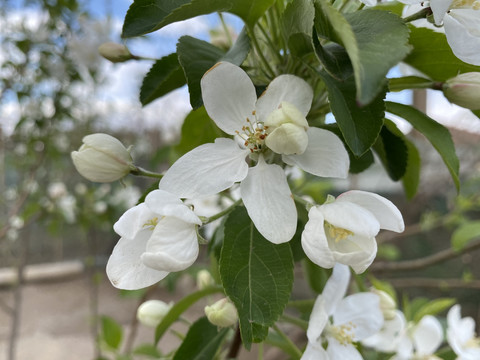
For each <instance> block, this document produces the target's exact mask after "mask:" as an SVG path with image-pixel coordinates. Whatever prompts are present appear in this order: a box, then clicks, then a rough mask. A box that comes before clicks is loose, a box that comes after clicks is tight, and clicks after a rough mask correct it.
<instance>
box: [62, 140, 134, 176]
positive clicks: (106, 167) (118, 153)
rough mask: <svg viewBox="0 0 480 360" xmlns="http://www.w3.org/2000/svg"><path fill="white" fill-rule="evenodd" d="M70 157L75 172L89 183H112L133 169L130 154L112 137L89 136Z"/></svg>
mask: <svg viewBox="0 0 480 360" xmlns="http://www.w3.org/2000/svg"><path fill="white" fill-rule="evenodd" d="M82 141H83V145H82V146H81V147H80V149H79V150H78V151H73V152H72V154H71V156H72V160H73V164H74V165H75V168H76V169H77V171H78V172H79V173H80V175H82V176H83V177H85V178H86V179H88V180H90V181H96V182H112V181H115V180H119V179H121V178H123V177H124V176H126V175H127V174H128V173H129V172H130V171H131V170H132V167H133V160H132V157H131V155H130V152H129V151H128V150H127V149H126V148H125V146H123V144H122V143H121V142H120V141H119V140H118V139H116V138H114V137H113V136H110V135H107V134H102V133H98V134H91V135H87V136H85V137H84V138H83V140H82Z"/></svg>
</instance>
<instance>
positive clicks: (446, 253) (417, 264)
mask: <svg viewBox="0 0 480 360" xmlns="http://www.w3.org/2000/svg"><path fill="white" fill-rule="evenodd" d="M478 248H480V239H478V240H475V241H472V242H470V243H469V244H467V245H466V246H465V247H464V248H463V249H462V250H460V251H455V250H454V249H452V248H449V249H445V250H442V251H439V252H437V253H435V254H433V255H429V256H425V257H423V258H419V259H415V260H405V261H398V262H386V261H383V262H378V263H374V264H372V266H371V267H370V271H372V272H374V273H381V272H388V271H411V270H419V269H423V268H426V267H428V266H431V265H434V264H437V263H440V262H443V261H447V260H450V259H454V258H456V257H458V256H460V255H462V254H464V253H466V252H469V251H472V250H475V249H478Z"/></svg>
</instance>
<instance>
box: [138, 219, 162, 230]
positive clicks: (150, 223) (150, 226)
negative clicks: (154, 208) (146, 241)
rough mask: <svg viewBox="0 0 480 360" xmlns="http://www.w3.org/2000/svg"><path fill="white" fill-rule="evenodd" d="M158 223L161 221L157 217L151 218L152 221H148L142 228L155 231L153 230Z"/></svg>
mask: <svg viewBox="0 0 480 360" xmlns="http://www.w3.org/2000/svg"><path fill="white" fill-rule="evenodd" d="M158 221H159V220H158V217H156V216H155V217H154V218H151V219H150V220H148V221H147V222H146V223H145V224H143V226H142V227H144V228H147V229H149V230H152V231H153V229H155V226H157V224H158Z"/></svg>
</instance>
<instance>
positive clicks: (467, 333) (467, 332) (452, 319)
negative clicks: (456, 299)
mask: <svg viewBox="0 0 480 360" xmlns="http://www.w3.org/2000/svg"><path fill="white" fill-rule="evenodd" d="M447 325H448V327H447V341H448V343H449V344H450V346H451V347H452V350H453V351H454V352H455V354H457V356H458V357H457V360H477V359H480V339H479V338H478V337H476V335H475V321H474V320H473V319H472V318H471V317H469V316H468V317H464V318H462V316H461V313H460V305H458V304H457V305H454V306H452V308H451V309H450V310H449V311H448V314H447Z"/></svg>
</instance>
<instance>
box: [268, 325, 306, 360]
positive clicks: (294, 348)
mask: <svg viewBox="0 0 480 360" xmlns="http://www.w3.org/2000/svg"><path fill="white" fill-rule="evenodd" d="M272 328H273V329H274V330H275V331H276V332H277V334H278V335H280V337H281V338H282V339H283V341H285V344H286V345H287V346H288V347H289V348H290V349H291V352H292V353H293V354H296V355H297V358H296V359H300V358H301V357H302V352H301V351H300V349H299V348H298V347H297V346H296V345H295V344H294V343H293V342H292V340H290V339H289V338H288V336H287V335H286V334H285V333H284V332H283V331H282V330H280V329H279V327H278V326H277V325H276V324H274V325H273V326H272ZM294 359H295V358H294Z"/></svg>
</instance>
